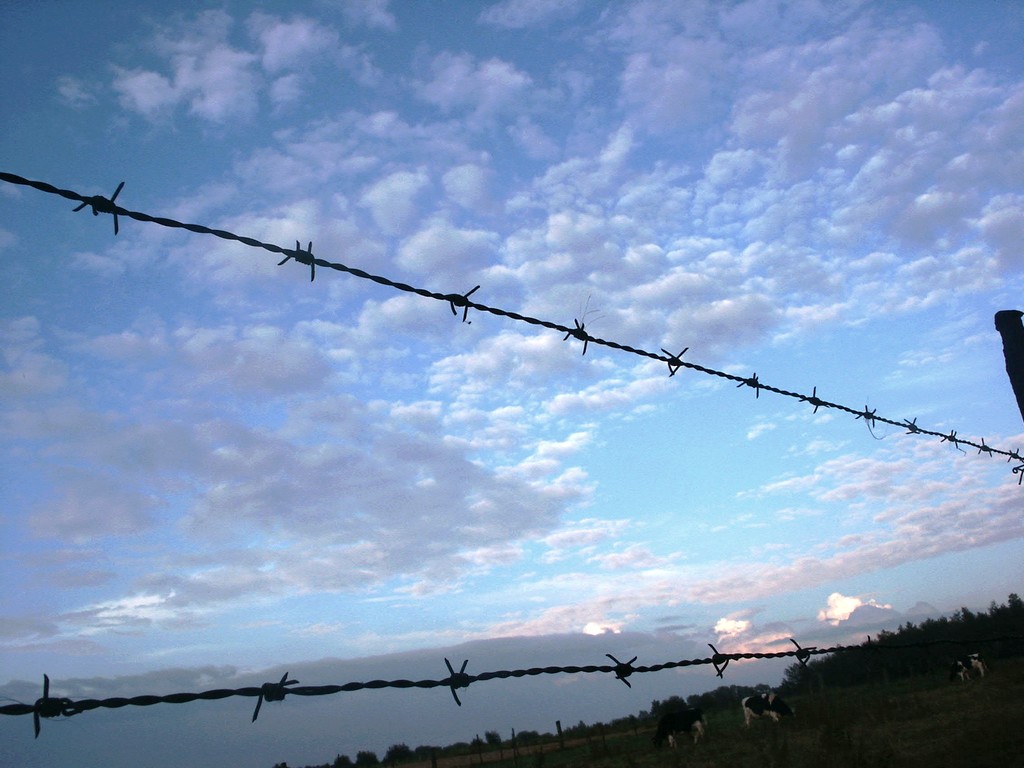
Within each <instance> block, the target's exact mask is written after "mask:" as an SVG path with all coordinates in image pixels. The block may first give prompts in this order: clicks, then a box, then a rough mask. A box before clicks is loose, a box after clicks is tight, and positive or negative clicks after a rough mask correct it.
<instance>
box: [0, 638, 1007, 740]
mask: <svg viewBox="0 0 1024 768" xmlns="http://www.w3.org/2000/svg"><path fill="white" fill-rule="evenodd" d="M790 642H792V643H793V645H795V646H796V650H792V651H763V652H762V651H758V652H753V651H750V652H738V653H718V652H717V651H716V653H715V655H714V656H712V657H708V658H695V659H680V660H678V661H667V662H663V663H659V664H653V665H650V666H645V665H638V666H634V665H633V662H634V661H635V660H636V657H634V658H633V659H632V660H630V661H629V662H616V663H615V664H589V665H570V666H546V667H530V668H527V669H513V670H505V669H503V670H496V671H493V672H481V673H479V674H466V672H465V668H466V665H467V664H468V663H469V662H468V659H467V660H466V661H465V662H463V664H462V669H461V671H459V672H455V671H454V670H453V669H452V666H451V664H450V663H449V662H448V660H447V659H445V663H446V664H447V665H448V668H449V670H451V674H450V675H449V676H448V677H445V678H441V679H431V680H405V679H398V680H368V681H365V682H350V683H345V684H343V685H307V686H298V687H286V686H293V685H295V684H296V683H297V682H298V681H295V680H287V677H288V674H287V673H285V675H284V677H282V678H281V682H279V683H264V684H263V685H262V686H246V687H243V688H215V689H212V690H208V691H201V692H198V693H172V694H168V695H164V696H153V695H143V696H131V697H121V696H116V697H111V698H107V699H78V700H74V699H71V698H66V697H51V696H50V695H49V687H50V679H49V677H48V676H46V675H44V676H43V678H44V688H43V691H44V692H43V697H42V698H40V699H38V700H36V702H35V703H34V704H25V703H21V702H18V703H15V704H6V705H3V706H0V715H12V716H16V715H32V716H33V719H34V722H35V730H36V736H37V737H38V736H39V720H40V718H53V717H71V716H73V715H77V714H80V713H82V712H88V711H91V710H94V709H99V708H105V709H121V708H123V707H129V706H133V707H149V706H153V705H155V704H189V703H192V702H195V701H216V700H219V699H227V698H231V697H234V696H243V697H249V698H255V697H258V698H259V702H258V703H257V705H256V710H255V712H254V713H253V717H252V719H253V721H255V720H256V716H257V715H258V714H259V711H260V705H261V704H262V703H263V701H264V699H265V700H267V701H283V700H284V698H285V696H286V695H292V696H330V695H334V694H338V693H351V692H354V691H361V690H375V689H381V688H398V689H408V688H422V689H429V688H448V689H450V690H451V693H452V696H453V697H454V699H455V702H456V704H458V705H459V706H462V702H461V701H460V700H459V697H458V694H457V693H456V690H457V689H460V688H468V687H469V686H470V685H471V684H472V683H476V682H483V681H485V680H504V679H508V678H520V677H535V676H538V675H558V674H569V675H572V674H613V675H615V677H616V678H617V679H619V680H621V681H622V682H623V683H625V684H626V685H627V686H630V683H629V681H628V680H627V679H626V678H628V677H630V676H631V675H634V674H644V673H651V672H661V671H664V670H666V669H677V668H682V667H694V666H703V665H708V664H711V665H713V666H714V667H715V670H716V672H717V674H718V677H722V676H723V672H724V671H725V668H726V667H727V666H728V664H729V662H730V661H738V660H764V659H781V658H796V659H797V661H799V662H800V664H801V665H803V666H806V665H807V662H808V660H809V659H810V658H811V657H813V656H820V655H824V654H833V653H846V652H850V651H869V652H872V653H875V652H878V651H889V652H894V651H903V650H911V649H921V648H929V647H934V646H939V645H957V646H963V645H968V644H970V645H988V644H993V643H1004V642H1018V643H1019V642H1024V635H1002V636H997V637H989V638H983V639H978V638H971V639H955V638H943V639H937V640H923V641H919V642H915V643H900V644H888V643H878V642H875V643H872V642H871V641H870V637H869V638H868V642H867V643H865V644H861V645H833V646H830V647H828V648H818V647H814V646H812V647H808V648H802V647H800V644H799V643H797V642H796V640H793V639H790ZM711 648H712V649H714V646H711ZM607 655H608V656H609V658H612V659H613V660H614V657H613V656H611V654H607ZM630 687H631V686H630Z"/></svg>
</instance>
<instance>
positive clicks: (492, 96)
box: [417, 51, 533, 121]
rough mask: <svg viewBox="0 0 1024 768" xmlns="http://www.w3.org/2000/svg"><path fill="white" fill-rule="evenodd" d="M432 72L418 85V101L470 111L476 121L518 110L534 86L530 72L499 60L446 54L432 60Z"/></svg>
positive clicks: (445, 107) (450, 109) (449, 110)
mask: <svg viewBox="0 0 1024 768" xmlns="http://www.w3.org/2000/svg"><path fill="white" fill-rule="evenodd" d="M429 70H430V74H429V76H428V77H429V79H426V80H424V81H423V82H421V83H420V84H419V87H418V91H417V92H418V96H419V98H421V99H422V100H424V101H426V102H428V103H430V104H433V105H434V106H436V107H438V108H440V109H441V110H443V111H445V112H451V111H454V110H464V111H468V112H469V113H470V115H471V120H474V121H479V120H487V119H489V118H491V117H493V116H495V115H497V114H499V113H502V112H510V111H513V110H515V109H517V108H518V107H519V105H520V102H521V99H522V97H523V94H524V93H525V92H526V91H527V89H528V88H530V86H531V85H532V84H533V80H532V78H531V77H530V76H529V75H528V74H527V73H525V72H523V71H521V70H520V69H518V68H517V67H516V66H515V65H514V64H511V63H510V62H507V61H504V60H502V59H499V58H496V57H492V58H490V59H486V60H484V61H477V60H476V59H474V58H473V57H472V56H469V55H468V54H454V53H450V52H447V51H445V52H442V53H439V54H437V55H436V56H434V57H433V59H431V61H430V63H429Z"/></svg>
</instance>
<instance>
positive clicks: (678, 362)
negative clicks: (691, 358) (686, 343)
mask: <svg viewBox="0 0 1024 768" xmlns="http://www.w3.org/2000/svg"><path fill="white" fill-rule="evenodd" d="M687 350H689V347H684V348H683V351H682V352H680V353H679V354H678V355H673V354H672V353H671V352H669V351H668V350H667V349H665V348H664V347H662V348H661V351H662V352H664V353H665V355H666V356H667V357H668V361H667V362H668V377H669V378H670V379H671V378H672V377H673V376H675V375H676V371H678V370H679V369H680V368H682V367H683V355H685V354H686V352H687Z"/></svg>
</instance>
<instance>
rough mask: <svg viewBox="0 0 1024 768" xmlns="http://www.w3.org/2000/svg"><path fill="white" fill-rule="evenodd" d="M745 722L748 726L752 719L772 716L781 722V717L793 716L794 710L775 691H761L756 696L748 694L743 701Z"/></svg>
mask: <svg viewBox="0 0 1024 768" xmlns="http://www.w3.org/2000/svg"><path fill="white" fill-rule="evenodd" d="M742 705H743V722H744V725H746V726H747V727H748V728H749V727H750V721H751V719H753V718H755V717H770V718H771V719H772V720H774V721H775V722H779V718H780V717H791V716H793V710H792V709H790V707H789V704H787V703H786V702H784V701H783V700H782V699H781V698H779V697H778V696H776V695H775V694H774V693H760V694H758V695H756V696H747V698H745V699H744V700H743V702H742Z"/></svg>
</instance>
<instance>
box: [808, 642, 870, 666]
mask: <svg viewBox="0 0 1024 768" xmlns="http://www.w3.org/2000/svg"><path fill="white" fill-rule="evenodd" d="M789 642H791V643H792V644H793V645H795V646H796V660H797V661H799V662H800V666H802V667H806V666H807V660H808V659H809V658H811V654H812V653H813V652H814V651H815V650H816V647H815V646H813V645H812V646H811V647H810V648H801V647H800V643H798V642H797V641H796V640H794V639H793V638H792V637H791V638H789ZM870 642H871V635H868V643H870Z"/></svg>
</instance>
